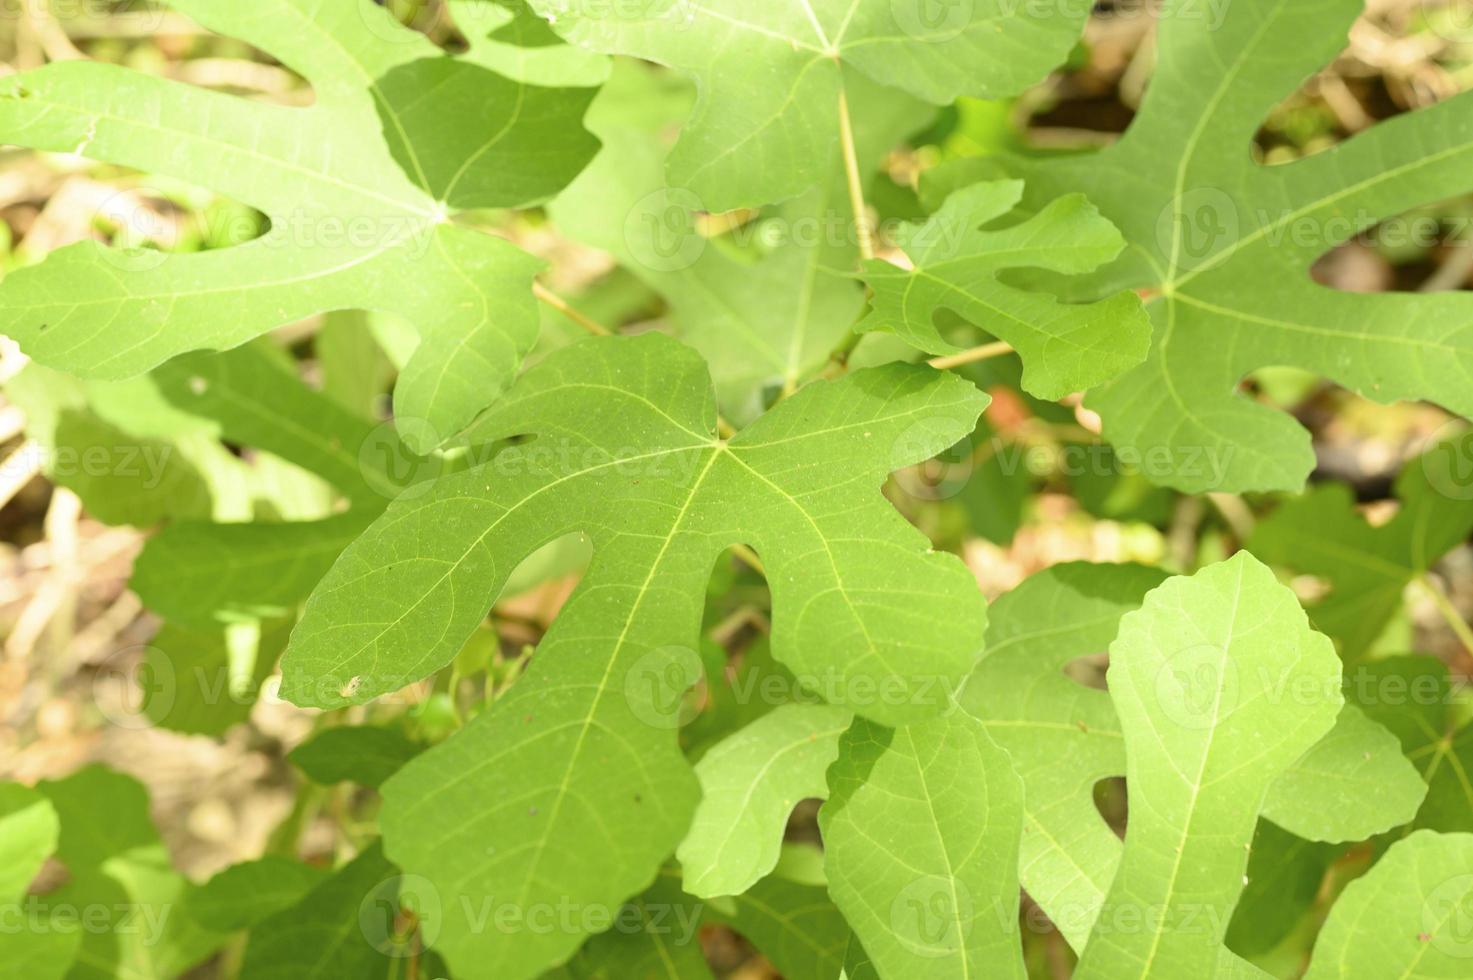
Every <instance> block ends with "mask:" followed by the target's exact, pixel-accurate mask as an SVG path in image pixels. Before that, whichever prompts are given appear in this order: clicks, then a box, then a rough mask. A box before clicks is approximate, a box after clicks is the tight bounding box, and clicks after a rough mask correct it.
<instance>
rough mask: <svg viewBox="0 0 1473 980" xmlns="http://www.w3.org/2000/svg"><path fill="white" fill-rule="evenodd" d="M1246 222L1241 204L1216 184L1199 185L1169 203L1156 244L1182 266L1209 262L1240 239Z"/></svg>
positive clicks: (1163, 252) (1163, 211)
mask: <svg viewBox="0 0 1473 980" xmlns="http://www.w3.org/2000/svg"><path fill="white" fill-rule="evenodd" d="M1241 227H1242V222H1241V220H1240V218H1239V215H1238V206H1237V203H1236V202H1235V201H1234V200H1233V199H1232V197H1231V196H1230V195H1228V194H1226V193H1224V192H1223V191H1220V190H1218V189H1217V188H1215V187H1198V188H1194V189H1192V190H1189V191H1187V192H1186V193H1185V194H1182V195H1180V196H1179V197H1177V198H1175V199H1174V200H1172V201H1171V203H1170V204H1168V205H1167V206H1166V207H1165V208H1164V209H1163V210H1162V211H1161V216H1160V218H1159V219H1157V222H1156V244H1157V245H1158V246H1159V247H1160V249H1161V254H1162V255H1165V256H1167V257H1168V258H1170V259H1171V260H1172V261H1174V262H1175V263H1176V265H1177V267H1178V268H1182V269H1192V268H1196V267H1197V266H1200V265H1202V264H1204V263H1205V262H1207V261H1208V260H1209V259H1211V258H1212V257H1213V256H1214V255H1216V254H1217V253H1218V252H1219V251H1221V250H1222V249H1223V248H1225V247H1226V246H1228V245H1229V244H1231V243H1232V242H1235V241H1237V240H1238V237H1239V235H1240V232H1241Z"/></svg>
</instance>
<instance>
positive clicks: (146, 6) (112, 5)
mask: <svg viewBox="0 0 1473 980" xmlns="http://www.w3.org/2000/svg"><path fill="white" fill-rule="evenodd" d="M28 8H40V9H41V10H42V11H44V12H49V13H50V15H51V16H52V17H54V18H56V20H57V21H59V22H60V23H62V24H66V23H68V22H69V21H95V20H99V19H102V18H122V17H126V18H128V22H129V26H130V27H131V28H132V29H133V30H136V31H138V32H140V33H149V34H151V33H153V32H155V31H157V30H158V29H159V28H160V27H162V26H163V24H164V18H165V17H167V16H168V8H167V6H166V5H165V4H163V3H160V2H158V0H0V20H20V19H21V18H24V17H27V16H29V9H28Z"/></svg>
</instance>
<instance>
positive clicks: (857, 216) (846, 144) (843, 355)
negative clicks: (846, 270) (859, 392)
mask: <svg viewBox="0 0 1473 980" xmlns="http://www.w3.org/2000/svg"><path fill="white" fill-rule="evenodd" d="M839 145H840V147H841V148H842V150H843V153H844V177H845V180H846V182H847V183H848V185H849V208H850V210H852V211H853V212H854V233H855V238H856V240H857V241H858V243H859V258H860V261H861V262H870V261H873V259H874V257H875V232H874V229H873V228H872V227H871V226H870V222H869V205H868V204H866V203H865V200H864V177H863V175H862V174H861V173H860V170H859V150H858V149H857V148H856V146H855V143H854V120H853V119H852V118H851V117H850V115H849V95H848V93H847V92H845V91H844V87H843V86H842V85H840V86H839ZM863 336H864V335H863V334H861V333H858V332H856V331H855V330H853V329H852V328H851V329H850V330H849V332H848V333H846V334H845V335H844V339H843V340H842V341H841V342H840V343H839V345H838V346H837V347H835V348H834V350H833V353H831V354H830V355H829V363H830V365H832V366H833V367H836V368H839V369H841V370H842V369H843V368H844V367H846V366H847V365H848V363H849V355H850V354H853V353H854V348H856V347H858V346H859V341H860V339H861V338H862V337H863Z"/></svg>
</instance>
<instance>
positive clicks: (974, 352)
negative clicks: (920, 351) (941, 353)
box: [926, 340, 1013, 371]
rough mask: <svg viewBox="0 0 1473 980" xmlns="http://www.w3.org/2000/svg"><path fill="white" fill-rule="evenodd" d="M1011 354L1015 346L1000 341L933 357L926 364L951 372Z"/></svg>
mask: <svg viewBox="0 0 1473 980" xmlns="http://www.w3.org/2000/svg"><path fill="white" fill-rule="evenodd" d="M1011 353H1013V345H1012V344H1009V343H1006V342H1004V341H1001V340H999V341H996V342H995V343H991V344H983V345H982V346H980V347H973V348H972V349H971V350H964V351H962V352H961V353H960V354H948V355H947V356H945V357H933V358H931V359H930V360H929V361H927V362H926V363H927V364H929V365H931V366H932V367H933V368H935V369H936V370H938V371H949V370H950V369H952V368H954V367H961V366H962V365H963V364H975V363H977V362H978V361H986V360H990V359H991V358H994V357H1002V356H1003V355H1004V354H1011Z"/></svg>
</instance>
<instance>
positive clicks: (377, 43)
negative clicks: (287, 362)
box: [0, 0, 596, 452]
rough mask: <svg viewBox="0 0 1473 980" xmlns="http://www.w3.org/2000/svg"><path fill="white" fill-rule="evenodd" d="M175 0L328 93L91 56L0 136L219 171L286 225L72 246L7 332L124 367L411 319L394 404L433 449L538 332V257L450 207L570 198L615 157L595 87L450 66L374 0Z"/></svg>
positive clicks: (197, 175) (211, 174) (75, 363)
mask: <svg viewBox="0 0 1473 980" xmlns="http://www.w3.org/2000/svg"><path fill="white" fill-rule="evenodd" d="M172 3H173V6H174V7H175V8H177V9H178V10H179V11H180V12H182V13H185V14H187V15H189V16H191V17H193V18H194V19H195V20H197V21H198V22H199V23H201V24H202V25H204V26H205V27H208V28H210V29H212V30H216V31H219V32H220V33H223V34H227V35H230V36H232V37H236V38H239V39H240V40H243V41H247V42H249V43H251V44H254V45H256V46H258V47H260V48H262V49H264V50H267V51H270V52H271V53H272V54H273V55H275V56H277V57H278V58H280V59H281V61H282V62H283V63H285V64H287V65H289V66H291V67H292V68H294V69H296V70H297V71H299V72H300V73H301V74H303V75H304V76H306V78H307V79H308V81H310V82H311V84H312V87H313V90H314V93H315V95H316V104H315V105H313V106H312V107H310V108H306V109H300V108H292V107H285V106H276V105H268V104H266V103H262V102H251V101H247V100H245V99H241V98H238V97H235V96H231V95H226V94H221V93H215V92H209V91H205V90H203V89H198V88H195V87H192V86H189V85H184V84H181V83H177V82H171V81H165V80H162V79H158V78H154V77H152V76H148V75H144V74H141V73H139V72H135V71H131V70H128V69H124V68H120V67H116V66H113V65H107V64H100V63H97V62H87V61H73V62H65V63H57V64H52V65H48V66H46V67H44V68H40V69H37V70H35V71H32V72H27V73H24V74H20V75H11V76H9V77H7V78H5V79H4V80H3V81H0V138H4V139H5V140H8V141H10V142H13V143H19V144H22V145H25V146H30V147H35V148H37V149H44V150H53V151H58V152H65V153H76V154H80V155H84V156H88V157H91V158H93V159H96V160H101V161H105V162H108V163H115V164H119V165H123V166H128V167H134V168H137V169H140V170H146V171H150V172H153V173H160V174H166V175H169V176H174V177H178V178H180V179H184V180H191V181H197V182H200V183H204V184H206V185H208V186H209V187H210V188H211V189H213V190H215V191H218V192H219V193H221V194H223V195H226V196H228V197H230V198H232V199H234V200H237V201H240V202H242V203H244V204H247V205H250V206H251V207H254V208H257V209H258V210H260V211H262V212H264V213H265V214H266V216H267V218H268V219H269V220H270V222H271V229H270V231H269V232H268V233H267V234H266V235H265V236H264V237H262V238H259V239H257V240H255V241H252V242H250V243H248V244H245V245H242V246H239V247H236V248H231V249H227V250H224V251H215V252H203V253H198V254H191V255H174V256H164V255H161V254H160V253H157V252H141V253H119V252H115V251H110V250H107V249H103V248H101V247H99V246H98V245H96V244H95V243H91V242H84V243H81V244H78V245H74V246H72V247H70V248H67V249H64V250H62V251H60V252H58V253H56V254H55V255H53V256H51V257H50V258H48V259H47V261H45V262H43V263H42V264H40V265H39V266H36V267H33V268H28V269H21V270H19V271H17V272H15V273H13V274H12V275H10V276H9V277H7V278H6V280H5V282H4V284H3V286H0V299H3V306H4V309H5V315H4V318H3V326H4V330H5V333H6V334H8V335H9V336H11V337H13V338H15V339H16V340H17V341H18V342H19V343H20V344H21V346H22V348H23V349H24V350H25V351H26V352H27V353H28V354H30V355H31V356H32V357H33V358H35V359H36V360H38V361H40V362H42V363H44V364H49V365H54V366H57V367H60V368H63V369H65V370H68V371H71V372H73V373H75V374H78V375H82V376H86V377H99V378H121V377H128V376H131V375H136V374H141V373H143V372H145V371H147V370H149V369H151V368H153V367H155V366H157V365H158V364H160V363H162V362H163V361H165V360H167V359H168V358H170V357H172V356H174V355H176V354H180V353H183V352H185V351H191V350H200V349H211V350H221V349H226V348H230V347H235V346H237V345H239V344H241V343H243V342H245V341H247V340H249V339H251V338H252V337H255V336H258V335H260V334H262V333H265V332H266V331H268V330H270V329H271V328H273V327H276V326H279V325H281V324H284V323H289V322H291V321H293V320H299V319H302V318H305V317H308V316H311V315H313V314H317V313H325V312H329V311H332V310H337V309H346V308H368V309H375V310H383V311H388V312H394V313H399V314H401V315H403V316H405V317H407V318H410V319H411V320H413V321H414V322H415V323H416V325H417V326H418V328H419V333H420V343H419V346H418V349H417V350H416V352H415V355H414V357H413V359H412V360H411V361H410V363H409V364H408V366H407V367H406V369H405V371H404V372H403V374H401V376H400V379H399V384H398V388H397V397H396V407H397V410H398V412H399V414H401V415H406V416H411V417H415V418H419V419H422V420H424V421H425V422H426V423H427V424H426V425H425V426H423V427H421V428H418V429H417V430H416V434H415V435H413V436H411V437H410V439H411V441H413V442H414V443H415V445H416V448H417V449H419V450H420V451H422V452H423V451H428V450H429V449H430V448H433V446H434V445H435V444H437V443H438V442H440V441H442V440H444V439H447V438H449V437H450V436H451V435H452V434H453V433H454V432H456V431H457V430H459V429H460V428H462V427H463V426H464V425H465V424H466V423H468V422H469V421H470V420H471V418H472V417H473V416H474V415H475V414H476V413H477V412H478V411H480V410H481V409H482V408H483V407H484V406H485V405H486V404H487V403H488V402H489V401H491V400H492V399H494V398H495V396H496V395H497V393H498V392H499V390H500V389H501V388H502V387H503V386H505V385H506V384H507V383H508V382H509V381H510V380H511V378H512V377H513V375H514V373H515V370H516V367H517V364H518V362H519V360H520V359H521V357H522V355H523V354H525V353H526V352H527V351H528V350H529V349H530V348H531V346H532V343H533V341H534V340H535V339H536V330H537V311H536V307H535V303H534V300H533V298H532V295H531V291H530V287H531V280H532V277H533V276H534V275H535V274H536V273H537V271H538V270H539V267H540V266H539V263H538V262H537V261H535V260H534V259H532V258H531V257H530V256H527V255H525V254H523V253H522V252H520V251H518V250H517V249H515V248H513V247H512V246H510V245H508V244H507V243H506V242H504V241H501V240H500V239H497V238H494V237H491V236H487V235H482V234H479V233H477V232H474V231H472V230H470V229H467V228H463V227H460V226H457V225H455V224H452V223H450V221H449V217H450V215H451V213H452V211H453V210H454V209H457V208H463V207H470V206H475V207H511V206H519V205H525V204H531V203H535V202H537V201H540V200H543V199H545V198H547V197H549V196H551V194H552V193H554V192H555V191H557V190H558V189H560V188H561V187H562V186H563V184H564V183H566V182H567V180H568V179H570V178H571V176H572V175H573V174H575V173H576V172H577V170H578V169H579V168H580V167H581V166H582V164H583V163H585V162H587V160H588V159H589V158H590V157H591V155H592V153H593V151H594V149H595V148H596V144H595V142H594V141H593V140H592V138H591V137H590V136H588V135H587V134H586V133H585V132H584V131H583V130H582V128H581V126H580V125H579V119H580V117H581V116H582V114H583V112H584V110H585V109H586V108H587V103H588V100H589V98H590V97H591V93H589V92H586V91H579V90H561V89H540V88H534V87H531V86H526V85H522V84H520V83H516V82H512V81H509V80H507V79H505V78H502V77H500V76H498V75H495V74H493V73H492V72H490V71H488V70H486V69H484V68H481V67H479V66H477V65H474V64H469V63H463V62H457V61H454V60H452V59H448V58H445V57H444V56H443V55H442V53H441V52H440V50H439V49H438V48H436V47H435V46H434V45H432V44H431V43H430V42H429V41H428V40H427V39H425V38H423V37H422V36H419V35H416V34H414V33H412V32H409V31H407V30H402V29H400V28H398V27H397V25H395V24H394V23H393V21H392V19H391V18H390V16H389V14H388V13H387V12H386V11H385V10H383V9H382V8H381V7H378V6H377V5H375V4H374V3H373V2H372V0H343V2H339V3H330V4H325V3H319V2H316V0H259V2H256V3H252V4H248V5H242V4H238V3H235V2H234V0H172ZM431 84H433V85H434V86H435V87H434V88H431V89H429V91H433V92H435V94H436V100H435V102H433V103H431V104H430V105H429V106H426V105H425V104H422V103H421V101H420V100H421V99H422V98H423V97H424V93H425V91H426V89H425V88H424V87H423V86H425V85H431ZM467 112H471V113H473V115H472V116H471V118H473V119H474V120H475V122H476V124H475V125H473V126H467V125H466V124H465V118H466V116H465V114H466V113H467ZM457 114H458V115H457ZM530 155H536V163H537V165H536V166H535V167H529V166H528V165H527V164H528V162H529V161H530ZM507 168H514V169H507ZM431 311H433V312H431Z"/></svg>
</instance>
